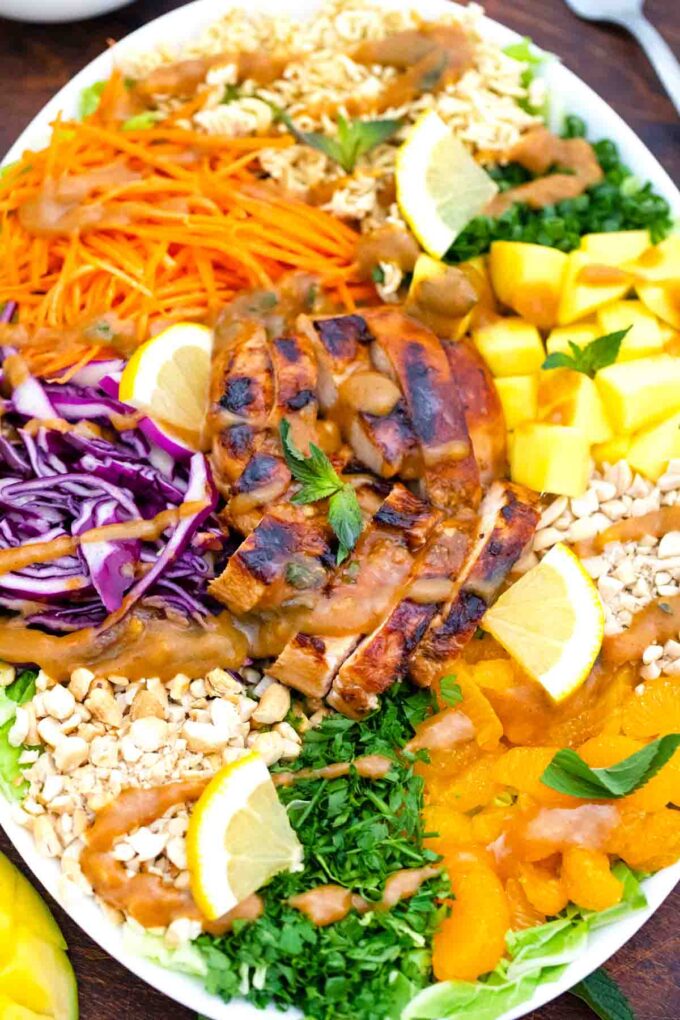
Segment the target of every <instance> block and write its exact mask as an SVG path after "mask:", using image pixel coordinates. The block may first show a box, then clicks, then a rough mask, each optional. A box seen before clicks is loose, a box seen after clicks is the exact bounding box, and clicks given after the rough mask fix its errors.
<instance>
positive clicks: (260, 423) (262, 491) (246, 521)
mask: <svg viewBox="0 0 680 1020" xmlns="http://www.w3.org/2000/svg"><path fill="white" fill-rule="evenodd" d="M316 383H317V372H316V359H315V357H314V352H313V349H312V346H311V343H310V341H309V339H308V337H306V336H305V335H304V334H302V335H299V336H296V335H292V336H286V337H275V338H273V339H271V340H269V339H268V338H267V336H266V333H265V331H264V329H262V328H261V327H253V326H252V325H251V324H248V323H244V325H243V329H242V330H241V333H240V335H239V337H238V338H237V340H236V341H235V343H234V344H233V346H232V347H230V348H226V349H224V350H222V351H220V352H219V353H218V355H217V358H216V361H215V364H214V366H213V374H212V380H211V397H212V400H213V404H212V411H211V420H212V422H213V423H217V424H218V425H219V426H220V429H219V432H218V433H217V435H216V436H215V440H214V442H213V465H214V467H215V472H216V475H217V479H218V485H219V487H220V490H221V491H222V493H223V495H225V496H226V497H227V498H228V500H229V502H228V506H227V514H226V516H227V520H228V521H229V523H231V524H232V525H233V526H234V527H236V529H237V530H239V531H242V532H243V533H245V534H249V533H250V532H251V531H252V528H253V527H254V526H255V525H256V524H257V523H258V521H259V519H260V518H261V516H262V510H261V508H262V507H263V506H265V505H271V504H272V503H274V502H276V501H277V500H278V499H280V498H281V497H282V496H283V495H284V494H285V492H286V491H287V489H288V487H289V485H290V482H291V476H290V471H289V470H288V467H287V466H286V463H285V461H284V459H283V457H282V456H281V445H280V441H279V434H278V429H279V424H280V422H281V419H282V418H284V417H285V418H287V419H288V421H289V422H290V424H291V432H292V437H293V440H294V442H295V443H296V445H297V446H298V448H300V449H302V450H303V451H305V450H307V448H308V444H309V442H310V440H313V439H315V438H316V429H315V426H316V417H317V410H318V406H317V400H316Z"/></svg>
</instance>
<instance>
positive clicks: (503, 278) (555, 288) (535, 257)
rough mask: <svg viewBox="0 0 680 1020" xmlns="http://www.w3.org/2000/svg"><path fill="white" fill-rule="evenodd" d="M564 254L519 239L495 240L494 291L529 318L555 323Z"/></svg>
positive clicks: (492, 262)
mask: <svg viewBox="0 0 680 1020" xmlns="http://www.w3.org/2000/svg"><path fill="white" fill-rule="evenodd" d="M566 265H567V256H566V255H565V254H564V252H561V251H559V250H558V249H557V248H547V247H545V246H544V245H542V244H524V243H523V242H520V241H494V242H493V244H492V245H491V251H490V254H489V272H490V274H491V282H492V283H493V287H494V290H495V292H496V295H497V297H498V299H499V300H500V301H502V302H503V304H505V305H508V306H509V307H510V308H513V309H514V310H515V311H516V312H517V313H518V314H519V315H521V316H522V317H523V318H524V319H527V321H528V322H533V323H534V324H535V325H536V326H540V327H541V328H542V329H549V328H550V326H552V325H554V323H555V320H556V315H557V306H558V303H559V299H560V291H561V288H562V279H563V277H564V272H565V269H566Z"/></svg>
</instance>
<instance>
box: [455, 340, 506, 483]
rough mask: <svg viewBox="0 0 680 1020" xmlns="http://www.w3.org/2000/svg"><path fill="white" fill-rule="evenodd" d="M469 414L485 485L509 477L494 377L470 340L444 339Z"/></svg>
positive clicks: (466, 413)
mask: <svg viewBox="0 0 680 1020" xmlns="http://www.w3.org/2000/svg"><path fill="white" fill-rule="evenodd" d="M442 345H443V347H444V350H445V351H446V356H447V358H448V360H449V365H450V366H451V374H452V375H453V381H454V382H455V384H456V389H457V390H458V393H459V395H460V399H461V402H462V405H463V411H464V412H465V421H466V422H467V427H468V432H469V433H470V439H471V441H472V449H473V452H474V455H475V460H476V461H477V464H478V467H479V476H480V479H481V481H482V485H484V486H487V485H490V484H491V482H492V481H494V480H495V479H496V478H502V477H503V476H504V475H505V472H506V467H507V457H506V453H507V451H506V442H505V435H506V429H505V421H504V418H503V408H502V406H501V401H500V397H499V396H498V391H497V390H496V387H495V385H494V381H493V376H492V375H491V372H490V371H489V369H488V368H487V365H486V362H485V361H484V359H483V357H482V356H481V354H480V353H479V351H478V350H477V348H476V347H475V346H474V344H472V343H470V341H469V340H458V341H452V340H443V341H442Z"/></svg>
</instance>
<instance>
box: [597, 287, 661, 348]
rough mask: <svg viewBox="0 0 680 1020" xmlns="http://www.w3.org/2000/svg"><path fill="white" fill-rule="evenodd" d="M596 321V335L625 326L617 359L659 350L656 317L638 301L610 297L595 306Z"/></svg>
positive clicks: (616, 330)
mask: <svg viewBox="0 0 680 1020" xmlns="http://www.w3.org/2000/svg"><path fill="white" fill-rule="evenodd" d="M597 322H598V325H599V327H600V332H599V335H600V336H604V335H605V334H606V333H616V332H618V330H621V329H628V332H627V333H626V335H625V336H624V338H623V340H622V342H621V347H620V349H619V355H618V358H617V359H616V360H617V361H632V360H633V359H634V358H644V357H647V355H649V354H660V353H661V351H662V350H663V345H664V344H663V337H662V336H661V330H660V328H659V320H658V319H657V317H656V315H652V313H651V312H650V311H649V309H648V308H645V306H644V305H643V303H642V302H641V301H612V303H611V304H610V305H604V307H602V308H598V310H597ZM629 327H630V328H629Z"/></svg>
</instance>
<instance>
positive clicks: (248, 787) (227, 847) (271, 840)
mask: <svg viewBox="0 0 680 1020" xmlns="http://www.w3.org/2000/svg"><path fill="white" fill-rule="evenodd" d="M302 858H303V851H302V846H301V844H300V842H299V840H298V838H297V836H296V835H295V832H294V830H293V828H292V826H291V824H290V822H289V820H288V814H287V812H286V809H285V808H284V806H283V804H282V803H281V801H280V800H279V798H278V796H277V794H276V787H275V786H274V784H273V782H272V779H271V776H270V775H269V770H268V769H267V766H266V765H265V763H264V759H263V758H261V757H260V755H259V754H255V753H252V754H247V755H245V756H244V757H243V758H239V759H237V761H235V762H232V763H231V764H229V765H225V766H224V768H222V769H220V771H219V772H218V773H217V774H216V775H215V776H214V777H213V778H212V779H211V781H210V782H209V783H208V785H207V787H206V788H205V790H204V792H203V793H202V795H201V797H200V798H199V800H198V801H197V803H196V806H195V808H194V810H193V812H192V814H191V819H190V820H189V829H188V831H187V861H188V866H189V875H190V878H191V892H192V894H193V897H194V900H195V901H196V904H197V906H198V908H199V910H201V911H202V913H203V914H204V915H205V916H206V917H207V918H208V919H209V920H211V921H214V920H215V919H216V918H218V917H221V916H222V915H223V914H226V913H227V911H228V910H232V909H233V908H234V907H235V906H236V905H237V903H241V902H242V901H243V900H244V899H245V898H246V897H247V896H250V894H251V893H254V892H255V891H256V890H257V889H259V888H261V886H263V885H264V884H265V882H268V881H269V879H270V878H273V877H274V875H277V874H278V873H279V872H280V871H299V870H300V868H301V867H302Z"/></svg>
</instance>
